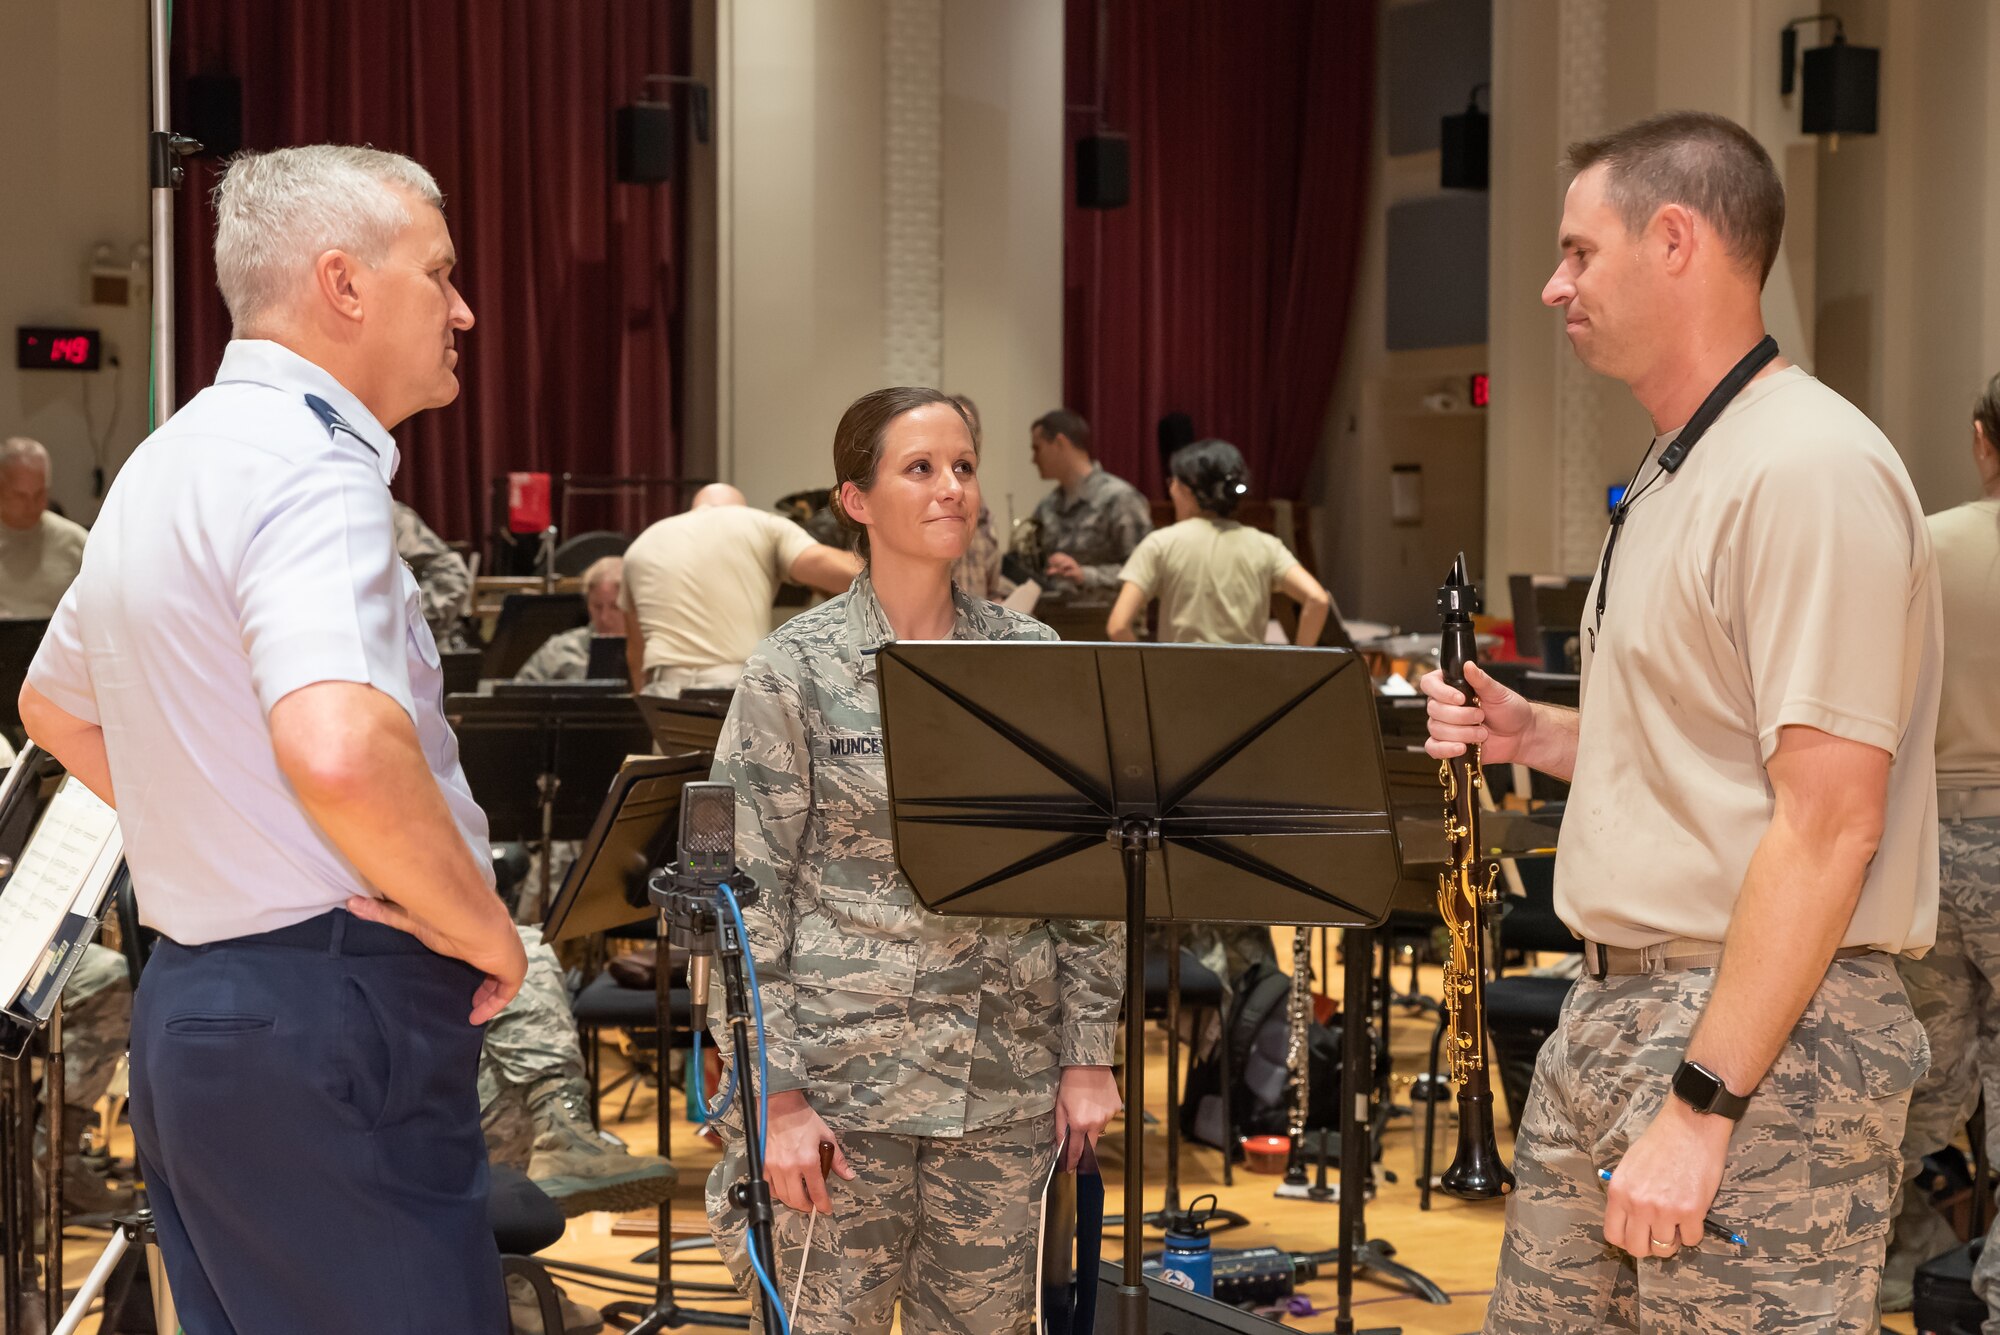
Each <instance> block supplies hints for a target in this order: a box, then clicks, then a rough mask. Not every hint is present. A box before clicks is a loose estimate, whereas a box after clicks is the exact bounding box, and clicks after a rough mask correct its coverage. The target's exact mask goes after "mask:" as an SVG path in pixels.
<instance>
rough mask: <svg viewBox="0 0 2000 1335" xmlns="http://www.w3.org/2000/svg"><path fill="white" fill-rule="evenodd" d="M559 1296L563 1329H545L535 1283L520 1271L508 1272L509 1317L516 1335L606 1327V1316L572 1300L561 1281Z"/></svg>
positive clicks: (589, 1334) (566, 1334)
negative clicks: (520, 1273)
mask: <svg viewBox="0 0 2000 1335" xmlns="http://www.w3.org/2000/svg"><path fill="white" fill-rule="evenodd" d="M556 1298H557V1301H559V1302H560V1303H561V1304H562V1330H561V1331H559V1332H558V1331H545V1330H544V1329H543V1328H542V1306H541V1304H540V1303H539V1302H537V1301H536V1299H535V1289H534V1286H533V1285H531V1284H529V1283H528V1281H527V1280H525V1279H523V1278H522V1277H521V1276H519V1275H509V1276H507V1319H508V1320H509V1321H511V1322H512V1323H513V1326H514V1335H597V1332H598V1331H600V1330H603V1329H604V1317H603V1316H602V1315H601V1314H599V1313H597V1312H593V1311H591V1310H590V1309H589V1308H588V1307H585V1306H584V1305H583V1304H581V1303H578V1302H575V1301H572V1300H571V1298H570V1296H569V1295H568V1294H567V1293H564V1292H563V1290H562V1285H560V1284H558V1285H556Z"/></svg>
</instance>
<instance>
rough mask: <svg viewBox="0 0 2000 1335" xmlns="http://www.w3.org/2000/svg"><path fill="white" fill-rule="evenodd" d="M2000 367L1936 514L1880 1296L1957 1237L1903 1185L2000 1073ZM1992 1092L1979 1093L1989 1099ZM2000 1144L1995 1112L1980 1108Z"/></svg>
mask: <svg viewBox="0 0 2000 1335" xmlns="http://www.w3.org/2000/svg"><path fill="white" fill-rule="evenodd" d="M1996 443H2000V376H1995V377H1993V379H1992V380H1991V381H1989V382H1988V383H1987V386H1986V392H1985V393H1984V394H1983V395H1981V396H1980V399H1979V402H1978V404H1977V405H1975V406H1974V408H1973V410H1972V462H1973V466H1974V467H1975V468H1976V469H1978V472H1979V482H1980V490H1981V491H1982V492H1983V493H1984V494H1983V495H1982V496H1981V498H1980V499H1979V500H1976V501H1969V502H1967V503H1966V504H1964V505H1960V506H1956V507H1954V508H1953V509H1950V510H1946V511H1944V512H1942V513H1940V514H1934V515H1932V516H1931V517H1930V520H1929V524H1930V531H1931V543H1932V545H1933V546H1934V547H1935V548H1936V549H1937V566H1938V584H1939V586H1940V588H1941V589H1942V590H1943V593H1944V625H1945V636H1944V690H1943V694H1942V695H1941V696H1940V698H1939V702H1938V727H1937V786H1938V822H1939V824H1938V864H1939V865H1938V923H1937V946H1936V948H1935V949H1933V950H1932V951H1931V952H1930V953H1929V954H1928V955H1925V956H1924V957H1922V958H1921V959H1912V958H1908V957H1905V958H1904V959H1902V960H1901V961H1899V962H1898V963H1899V966H1900V969H1901V972H1902V975H1903V986H1904V987H1905V988H1906V989H1908V991H1909V994H1910V1004H1911V1005H1912V1006H1914V1007H1916V1011H1917V1016H1918V1018H1920V1019H1921V1020H1922V1021H1923V1022H1924V1029H1925V1032H1926V1033H1928V1034H1929V1035H1930V1044H1931V1069H1930V1071H1929V1072H1928V1073H1927V1074H1926V1075H1925V1076H1924V1078H1923V1079H1922V1080H1920V1081H1918V1082H1917V1087H1916V1090H1915V1091H1914V1092H1913V1093H1912V1094H1911V1095H1910V1117H1909V1123H1908V1125H1907V1127H1906V1128H1905V1129H1904V1132H1903V1182H1904V1191H1903V1200H1902V1208H1901V1209H1900V1210H1899V1211H1898V1212H1897V1215H1896V1221H1895V1231H1894V1232H1893V1234H1892V1235H1891V1237H1890V1242H1889V1258H1888V1261H1887V1262H1886V1263H1885V1265H1884V1267H1883V1273H1882V1308H1883V1310H1884V1311H1889V1312H1899V1311H1903V1310H1904V1309H1906V1308H1908V1307H1909V1306H1910V1303H1911V1301H1912V1299H1913V1297H1914V1295H1915V1279H1916V1270H1917V1267H1918V1266H1919V1265H1921V1264H1923V1263H1924V1262H1925V1261H1928V1260H1929V1259H1931V1258H1932V1257H1934V1256H1937V1255H1938V1254H1940V1253H1942V1252H1946V1251H1949V1250H1951V1249H1952V1248H1953V1247H1956V1246H1957V1245H1958V1234H1957V1232H1956V1231H1955V1230H1954V1229H1953V1228H1952V1226H1951V1224H1950V1223H1948V1222H1947V1221H1946V1220H1945V1218H1944V1216H1942V1215H1940V1214H1939V1213H1938V1212H1937V1211H1936V1210H1935V1209H1933V1208H1932V1207H1931V1203H1930V1193H1929V1192H1926V1191H1922V1190H1911V1189H1910V1184H1911V1183H1912V1182H1913V1181H1914V1180H1915V1178H1916V1176H1917V1174H1918V1172H1919V1171H1920V1170H1921V1169H1922V1167H1923V1159H1924V1156H1925V1155H1926V1154H1931V1153H1935V1152H1936V1151H1938V1150H1941V1149H1943V1148H1944V1147H1945V1146H1946V1145H1949V1144H1950V1143H1951V1142H1952V1140H1953V1138H1955V1137H1956V1136H1957V1135H1958V1132H1959V1129H1960V1128H1961V1127H1963V1126H1964V1125H1965V1120H1966V1118H1967V1116H1968V1115H1969V1114H1970V1113H1971V1112H1972V1105H1973V1104H1974V1102H1976V1101H1977V1100H1978V1098H1979V1092H1980V1088H1981V1085H1982V1084H1983V1083H1985V1082H1989V1081H1992V1080H1994V1079H1995V1077H1996V1076H2000V1067H1996V1062H1995V1059H1994V1054H1993V1051H1992V1047H1991V1045H1992V1044H1993V1042H1994V1041H1995V1038H1996V1036H2000V449H1996V448H1995V445H1996ZM1994 1106H1995V1105H1994V1103H1993V1101H1992V1100H1988V1102H1987V1107H1988V1108H1989V1109H1992V1108H1994ZM1986 1126H1987V1132H1986V1134H1987V1145H1988V1153H1989V1154H1991V1153H1993V1152H1994V1151H2000V1116H1995V1115H1992V1114H1991V1113H1989V1115H1988V1117H1987V1119H1986ZM1972 1287H1973V1291H1974V1292H1975V1293H1977V1294H1978V1295H1979V1296H1980V1297H1981V1298H1982V1299H1983V1300H1984V1301H1985V1303H1986V1310H1987V1313H1988V1319H1987V1323H1986V1325H1987V1328H1988V1329H2000V1225H1996V1226H1995V1227H1994V1229H1993V1231H1992V1232H1990V1233H1989V1234H1988V1235H1987V1239H1986V1246H1985V1248H1984V1249H1983V1250H1982V1251H1981V1253H1980V1257H1979V1262H1978V1264H1977V1266H1975V1268H1974V1270H1973V1276H1972Z"/></svg>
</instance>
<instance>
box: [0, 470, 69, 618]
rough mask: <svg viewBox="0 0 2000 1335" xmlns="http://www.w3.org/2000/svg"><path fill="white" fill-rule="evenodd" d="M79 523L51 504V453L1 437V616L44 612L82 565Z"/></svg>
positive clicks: (22, 615) (31, 615) (51, 607)
mask: <svg viewBox="0 0 2000 1335" xmlns="http://www.w3.org/2000/svg"><path fill="white" fill-rule="evenodd" d="M83 538H84V528H83V525H81V524H77V523H72V522H71V521H70V520H67V519H65V518H63V517H62V516H61V515H59V514H57V513H56V512H55V511H53V510H51V509H49V452H48V451H47V450H46V449H44V448H43V447H42V443H41V442H40V441H38V440H30V439H29V438H28V437H26V436H9V437H8V438H7V439H5V440H0V617H45V616H47V615H48V614H49V613H51V612H53V611H55V610H56V603H57V602H59V601H60V600H61V599H62V596H63V590H65V589H67V588H68V587H69V582H70V581H71V580H73V579H75V578H76V571H77V567H78V566H80V565H82V564H83Z"/></svg>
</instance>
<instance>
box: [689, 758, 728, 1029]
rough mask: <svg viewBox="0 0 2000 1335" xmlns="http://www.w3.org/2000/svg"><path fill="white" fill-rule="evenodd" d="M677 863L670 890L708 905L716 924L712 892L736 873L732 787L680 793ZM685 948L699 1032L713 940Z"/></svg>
mask: <svg viewBox="0 0 2000 1335" xmlns="http://www.w3.org/2000/svg"><path fill="white" fill-rule="evenodd" d="M680 855H681V856H680V861H679V862H677V863H675V864H674V868H673V879H674V890H675V891H676V893H677V896H678V897H680V898H681V901H682V902H686V899H687V898H688V897H700V898H705V899H708V900H710V901H711V902H712V903H713V910H712V911H713V912H714V914H715V917H716V919H717V920H718V921H719V920H720V918H721V916H722V906H721V904H720V903H719V902H714V901H718V900H719V899H720V896H719V895H717V894H716V888H717V887H718V886H720V885H721V884H722V883H723V882H725V881H727V880H729V879H730V877H732V876H733V875H735V873H736V787H735V785H734V784H728V783H711V782H703V783H690V784H686V785H684V786H683V787H682V788H681V838H680ZM686 944H687V946H688V952H689V953H688V1014H689V1023H690V1025H691V1026H692V1027H693V1028H694V1029H696V1030H700V1029H702V1028H704V1027H705V1026H706V1025H707V1024H708V985H709V971H710V969H711V968H712V967H713V965H714V961H715V954H714V950H715V938H714V936H713V935H712V934H709V933H700V934H697V935H695V936H694V938H693V939H691V940H689V941H687V942H686Z"/></svg>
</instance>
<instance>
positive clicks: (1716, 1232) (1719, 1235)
mask: <svg viewBox="0 0 2000 1335" xmlns="http://www.w3.org/2000/svg"><path fill="white" fill-rule="evenodd" d="M1597 1176H1598V1180H1599V1181H1603V1182H1609V1181H1610V1180H1611V1170H1610V1169H1609V1168H1600V1169H1598V1170H1597ZM1701 1231H1702V1232H1704V1233H1706V1234H1708V1236H1709V1237H1711V1238H1716V1239H1719V1240H1720V1241H1722V1242H1731V1243H1734V1244H1736V1245H1737V1246H1738V1247H1742V1246H1746V1245H1747V1244H1746V1243H1745V1242H1744V1241H1743V1235H1742V1234H1741V1233H1733V1232H1731V1231H1730V1230H1729V1229H1728V1227H1726V1226H1725V1225H1722V1224H1718V1223H1716V1222H1715V1220H1714V1218H1712V1217H1711V1218H1706V1219H1703V1220H1702V1221H1701Z"/></svg>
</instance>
